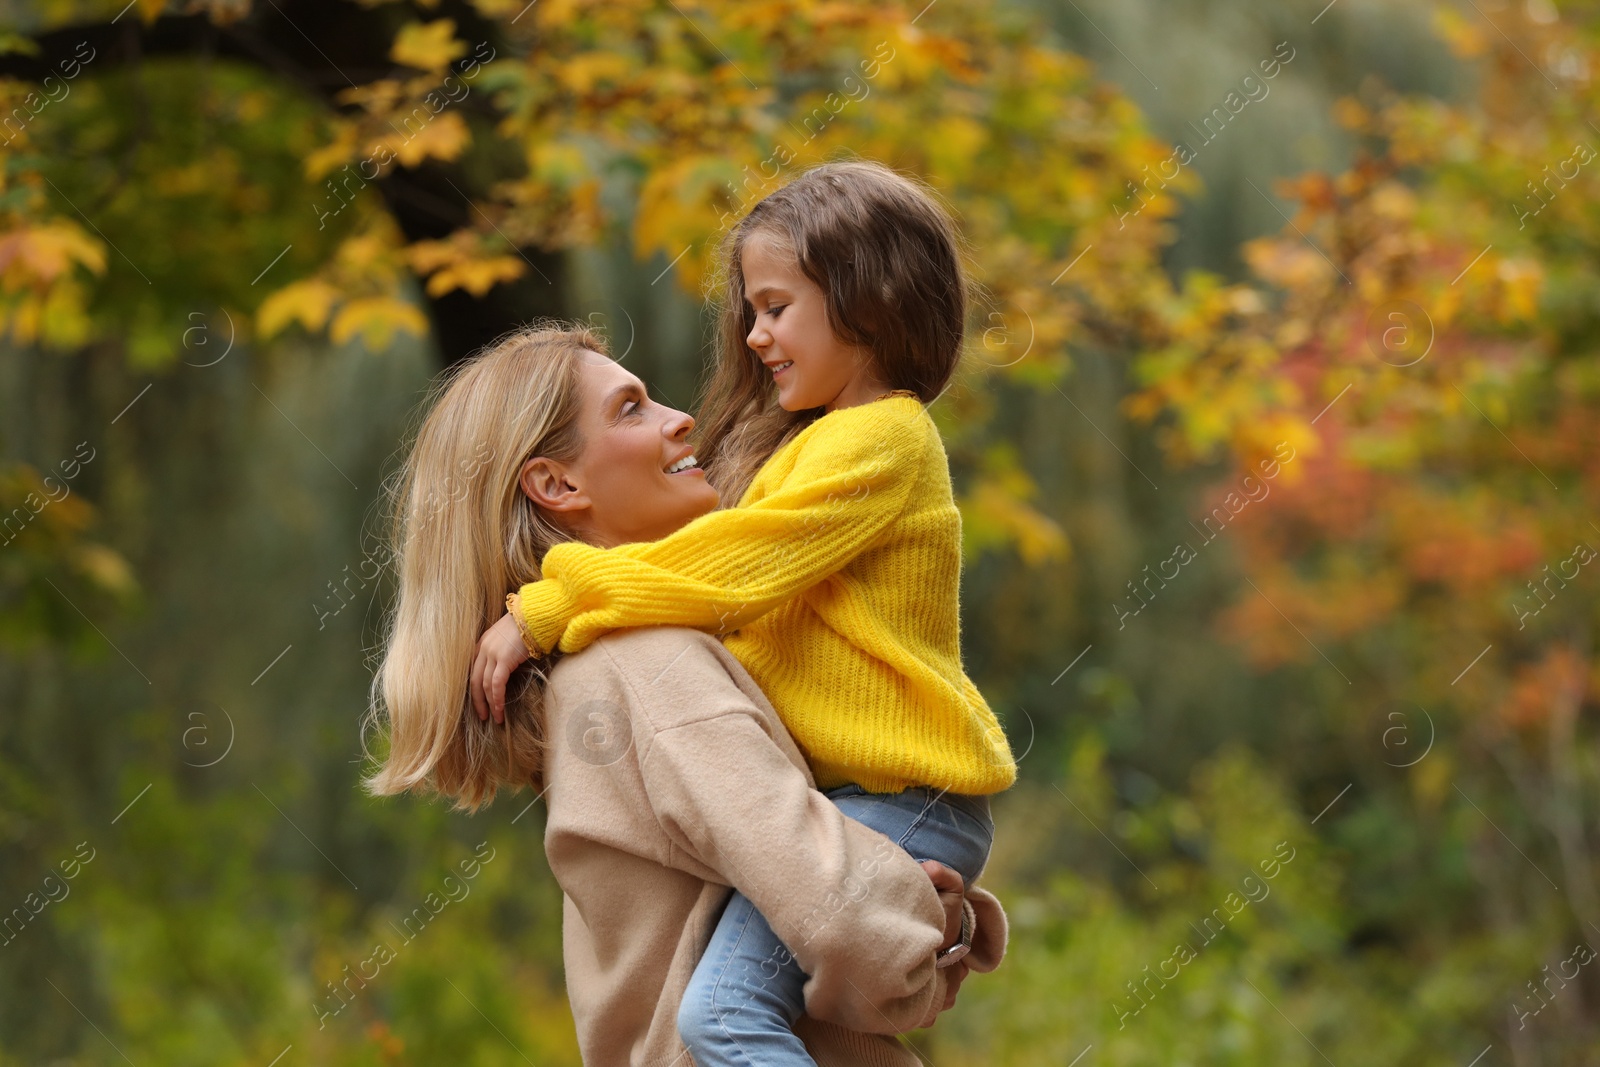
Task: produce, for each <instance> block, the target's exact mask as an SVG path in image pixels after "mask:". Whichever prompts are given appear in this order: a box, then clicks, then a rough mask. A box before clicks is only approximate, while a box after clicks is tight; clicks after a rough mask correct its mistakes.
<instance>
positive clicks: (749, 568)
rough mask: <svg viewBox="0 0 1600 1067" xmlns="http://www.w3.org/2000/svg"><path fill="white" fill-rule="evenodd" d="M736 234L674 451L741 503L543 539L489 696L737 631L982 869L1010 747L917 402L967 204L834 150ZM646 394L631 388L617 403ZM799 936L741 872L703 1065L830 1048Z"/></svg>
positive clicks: (865, 803) (478, 663) (859, 784)
mask: <svg viewBox="0 0 1600 1067" xmlns="http://www.w3.org/2000/svg"><path fill="white" fill-rule="evenodd" d="M720 258H721V261H722V263H721V265H722V267H723V271H724V277H725V299H724V303H723V307H722V309H721V321H722V327H721V331H720V336H719V348H720V353H719V359H718V366H717V369H716V372H715V374H714V376H713V379H712V382H711V386H710V391H709V398H708V400H707V403H706V406H705V410H706V413H707V414H706V417H705V420H704V421H705V422H707V424H708V426H707V430H706V434H705V437H704V440H703V443H702V444H701V446H700V448H699V452H700V453H701V455H702V456H703V458H704V470H705V474H704V475H702V474H701V472H700V470H699V469H698V468H699V467H700V462H699V460H698V459H697V457H696V455H695V450H692V449H690V448H688V447H687V446H685V447H684V448H683V449H682V450H681V451H680V453H679V454H678V455H676V456H674V457H672V459H671V461H670V462H668V463H667V464H666V465H665V466H664V468H663V469H664V471H665V472H666V473H667V474H668V475H669V476H671V477H676V478H701V477H707V478H709V479H710V481H711V482H712V484H714V485H715V486H716V487H717V488H718V490H719V491H720V493H721V496H722V499H723V500H728V499H737V500H738V501H739V504H738V506H737V507H735V508H731V509H725V510H721V511H716V512H713V513H711V514H709V515H706V516H703V517H701V518H698V519H696V520H695V521H693V522H691V523H689V524H688V525H686V526H684V527H683V528H682V529H681V530H679V531H677V532H676V533H674V534H672V535H671V536H669V537H665V538H662V539H660V540H657V541H653V542H649V543H642V542H636V543H625V544H622V545H619V546H616V547H613V548H609V549H600V548H596V547H594V546H590V545H575V544H566V545H558V546H556V547H555V548H553V549H551V551H550V552H549V554H548V555H547V556H546V557H545V560H544V566H543V571H542V574H543V580H542V581H539V582H535V583H531V584H528V585H524V586H522V587H521V588H520V590H519V591H518V592H517V593H515V594H512V595H510V596H508V597H507V606H508V612H507V615H506V617H505V618H503V619H502V620H501V621H500V622H498V623H496V624H495V626H494V627H492V628H491V629H490V631H489V632H488V633H486V634H485V635H484V638H483V640H482V641H481V643H480V646H479V653H478V656H477V658H476V660H475V661H474V664H473V668H472V696H473V701H474V704H475V705H476V706H477V708H478V713H479V716H480V718H482V717H486V716H489V715H491V714H492V715H493V716H494V718H495V720H496V721H497V722H498V721H500V717H501V714H502V711H501V700H502V697H501V693H502V692H503V689H504V685H505V682H506V679H507V678H508V677H509V676H510V674H511V672H512V670H514V669H515V668H516V667H517V665H518V664H520V663H521V662H522V661H523V660H524V659H526V658H527V657H528V656H529V655H530V654H535V653H536V654H540V655H544V654H548V653H549V652H551V651H553V650H555V649H557V648H559V649H560V650H562V651H566V652H572V651H576V650H578V649H581V648H583V647H585V646H586V645H588V644H589V643H590V642H591V641H593V640H594V639H595V638H596V637H598V636H599V635H601V634H603V633H605V632H607V631H609V630H613V629H617V628H621V627H633V626H648V625H662V624H667V625H681V626H692V627H697V628H700V629H704V630H708V631H712V632H715V633H719V634H727V637H726V639H725V645H726V647H727V649H728V651H730V652H731V653H732V654H733V655H734V656H735V657H736V658H737V659H738V660H739V662H740V663H742V664H743V665H744V667H745V668H746V669H748V670H749V672H750V674H751V676H752V677H754V678H755V679H756V681H757V683H758V684H759V685H760V686H761V688H762V690H763V691H764V692H765V693H766V694H767V696H768V697H769V698H770V699H771V701H772V703H773V706H774V707H775V708H776V709H777V712H778V714H779V715H780V716H781V718H782V720H783V722H784V725H785V726H787V727H788V729H789V732H790V733H791V734H792V735H793V737H794V740H795V741H796V742H797V743H798V745H799V746H800V749H801V751H802V752H804V753H805V755H806V758H807V760H808V761H809V763H810V767H811V770H812V772H813V773H814V775H815V778H816V781H817V784H818V787H819V788H821V789H823V790H825V791H826V792H827V795H828V796H829V797H830V798H832V799H834V800H835V802H836V803H838V804H839V806H840V808H841V809H842V810H844V811H845V813H846V814H848V815H850V816H852V817H854V818H856V819H858V820H859V821H861V822H863V823H865V824H866V825H868V826H870V827H872V828H874V829H877V830H879V831H881V832H883V833H886V834H888V835H889V836H890V837H891V838H893V839H895V840H896V841H897V843H899V844H900V845H901V847H903V848H905V849H906V850H907V851H908V852H910V853H911V854H912V856H913V858H916V859H933V860H938V861H940V862H943V863H945V864H948V865H949V866H951V867H953V868H955V869H956V871H957V872H959V873H960V874H961V876H962V877H963V878H964V879H965V880H966V882H967V883H968V884H970V883H971V882H973V881H975V880H976V879H977V877H978V875H979V874H980V873H981V871H982V869H983V867H984V864H985V863H986V861H987V858H988V854H989V848H990V845H991V843H992V837H993V830H994V826H993V822H992V821H991V819H990V814H989V803H988V796H989V794H992V793H995V792H998V791H1000V790H1002V789H1005V788H1007V787H1009V786H1010V785H1011V784H1012V783H1013V782H1014V781H1015V779H1016V765H1015V762H1014V760H1013V759H1012V756H1011V752H1010V749H1009V747H1008V746H1007V744H1006V740H1005V735H1004V733H1003V731H1002V730H1001V729H1000V726H999V723H998V722H997V720H996V719H995V716H994V714H993V712H992V711H990V709H989V707H988V705H987V704H986V703H985V701H984V699H983V696H982V695H981V694H980V693H979V692H978V690H977V688H976V686H974V685H973V684H972V682H971V680H970V679H968V678H967V676H966V674H965V672H964V671H963V669H962V666H961V656H960V628H959V616H958V610H957V609H958V596H959V584H960V515H959V512H958V511H957V510H956V507H955V502H954V498H953V495H952V492H951V487H950V475H949V468H948V463H947V460H946V458H945V455H944V450H943V445H942V442H941V440H940V438H939V432H938V429H937V428H936V427H935V426H934V424H933V421H932V420H931V419H930V418H929V417H928V414H927V412H926V410H925V409H924V406H923V405H924V404H926V403H928V402H931V401H932V400H933V399H934V398H935V397H937V396H938V395H939V393H940V392H941V391H942V390H943V389H944V388H945V386H946V384H947V383H948V382H949V380H950V378H951V376H952V375H953V374H954V372H955V369H956V365H957V361H958V359H959V357H960V353H961V344H962V337H963V333H964V325H965V323H964V318H965V310H966V293H965V277H964V274H963V271H962V267H961V261H960V252H959V248H958V242H957V237H956V233H955V229H954V227H953V225H952V224H951V221H950V218H949V216H948V215H947V214H946V213H945V212H944V211H943V210H942V209H941V207H940V206H939V205H938V203H937V202H936V201H935V200H934V198H933V197H932V196H931V195H930V194H929V193H928V192H927V191H925V190H924V189H923V188H921V187H920V186H918V185H917V184H915V183H913V182H911V181H909V180H907V179H905V178H903V177H901V176H899V175H897V174H895V173H894V172H893V171H891V170H889V169H887V168H885V167H882V166H879V165H876V164H872V163H867V162H853V161H852V162H842V163H833V164H827V165H824V166H821V167H817V168H815V169H813V170H811V171H809V172H807V173H806V174H804V175H802V176H801V177H800V178H798V179H796V180H795V181H794V182H792V183H790V184H789V185H788V186H785V187H784V188H783V189H780V190H778V191H777V192H775V193H773V194H772V195H771V196H769V197H767V198H766V199H764V200H762V201H761V202H760V203H758V204H757V205H756V206H755V207H754V208H753V209H752V210H751V212H750V214H749V215H748V216H746V217H745V218H744V219H742V220H740V222H739V223H738V224H737V225H736V226H735V227H734V229H733V230H732V231H731V232H730V233H729V235H728V237H727V239H726V240H725V241H724V243H723V246H722V249H721V257H720ZM774 386H775V387H776V388H774ZM774 394H775V395H774ZM636 411H637V405H634V404H630V403H629V402H627V400H626V399H625V398H624V399H623V401H622V402H621V403H619V404H618V405H617V406H616V407H615V409H614V414H613V415H612V417H613V418H615V419H617V420H623V419H627V418H630V417H633V415H634V414H635V413H636ZM550 490H551V492H553V493H560V492H562V491H564V487H563V486H561V485H560V484H552V485H551V486H550ZM774 845H775V846H776V847H777V848H783V847H786V843H783V842H774ZM800 947H801V946H797V945H791V946H785V945H784V944H783V943H782V942H781V941H780V940H779V939H778V938H777V937H776V936H775V935H774V934H773V933H772V930H771V928H770V926H769V925H768V924H767V923H766V922H765V921H764V919H763V917H762V916H761V915H760V914H759V913H758V912H757V911H756V909H755V907H754V906H753V905H752V904H751V903H750V902H749V900H748V899H746V898H745V897H744V896H743V895H741V894H735V895H734V896H733V897H732V899H731V900H730V901H729V904H728V906H727V908H726V910H725V911H724V913H723V915H722V918H721V919H720V921H719V923H718V926H717V929H716V932H715V934H714V935H713V937H712V940H711V943H710V945H709V946H708V947H707V949H706V952H705V955H704V957H703V958H702V959H701V961H700V964H699V966H698V967H697V968H696V971H695V974H694V976H693V978H692V980H691V982H690V986H689V990H688V992H687V994H686V995H685V997H684V1000H683V1004H682V1008H681V1010H680V1013H679V1016H678V1026H679V1030H680V1033H681V1035H682V1037H683V1039H684V1041H685V1043H686V1044H687V1045H688V1046H689V1048H690V1050H691V1052H692V1054H693V1056H694V1060H695V1062H696V1064H698V1065H699V1067H718V1065H722V1064H746V1065H747V1064H753V1063H761V1064H764V1065H770V1064H809V1063H812V1062H813V1061H812V1060H811V1059H810V1058H809V1057H808V1056H807V1055H806V1052H805V1049H804V1046H803V1045H802V1043H801V1042H800V1040H799V1039H798V1038H797V1037H795V1035H794V1033H793V1032H792V1029H791V1028H792V1024H793V1023H794V1021H795V1019H796V1018H798V1016H799V1015H800V1014H801V1012H802V1010H803V1008H804V993H803V990H804V987H805V984H806V974H805V972H804V971H803V970H802V969H801V968H800V966H799V965H798V964H797V963H796V961H795V958H794V953H793V952H792V951H790V950H791V949H799V948H800ZM959 951H960V950H959V949H958V950H957V952H956V953H952V954H950V956H948V957H947V959H949V960H951V961H953V960H954V959H956V958H958V955H957V953H958V952H959Z"/></svg>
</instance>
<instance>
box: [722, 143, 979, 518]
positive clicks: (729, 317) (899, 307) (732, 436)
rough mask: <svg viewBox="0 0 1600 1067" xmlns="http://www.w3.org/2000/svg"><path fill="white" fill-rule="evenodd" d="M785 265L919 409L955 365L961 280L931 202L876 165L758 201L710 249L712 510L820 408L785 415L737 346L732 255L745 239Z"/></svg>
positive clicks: (739, 308) (839, 330)
mask: <svg viewBox="0 0 1600 1067" xmlns="http://www.w3.org/2000/svg"><path fill="white" fill-rule="evenodd" d="M758 233H759V234H761V235H762V236H763V237H764V238H767V239H770V240H771V241H772V242H773V243H774V244H775V245H776V246H777V247H779V248H780V249H783V250H784V251H785V252H786V253H787V254H789V255H792V256H793V257H794V260H795V262H796V263H797V264H798V266H799V268H800V271H801V272H802V273H803V274H804V275H805V276H806V277H807V278H809V279H811V280H812V281H813V282H815V283H816V284H817V286H818V287H819V288H820V289H821V290H822V291H823V293H824V294H825V295H826V298H827V301H826V307H827V312H828V323H829V325H830V326H832V328H833V332H834V334H835V336H837V337H838V338H839V339H840V340H841V341H843V342H844V343H846V344H856V345H862V346H865V347H866V348H868V349H869V350H870V351H871V353H872V357H873V360H874V365H875V368H876V370H877V372H878V377H879V378H880V379H881V380H882V381H885V382H887V383H888V384H889V387H890V388H892V389H908V390H910V391H911V392H914V393H916V395H917V397H918V398H919V399H920V400H921V401H922V402H923V403H924V404H927V403H931V402H932V401H933V400H934V399H935V398H936V397H938V396H939V394H940V393H942V392H943V391H944V389H945V387H946V386H947V385H948V384H949V382H950V379H951V377H952V376H953V375H954V374H955V370H956V366H957V364H958V363H959V362H960V359H961V348H962V339H963V336H964V332H965V323H966V313H967V301H968V288H967V286H968V282H967V274H966V270H965V268H964V266H963V263H962V246H961V239H960V235H959V233H958V231H957V229H956V227H955V224H954V222H953V221H952V219H951V212H950V211H949V210H948V209H947V208H946V207H945V206H944V205H943V202H942V201H941V200H940V198H939V196H938V194H937V193H936V192H934V191H933V190H932V189H931V188H929V187H928V186H926V185H925V184H923V183H922V182H920V181H917V180H915V179H912V178H908V177H905V176H904V175H901V174H898V173H896V172H895V171H893V170H890V169H889V168H888V167H885V166H883V165H882V164H881V163H874V162H871V161H868V160H840V161H836V162H832V163H824V164H822V165H820V166H817V167H813V168H811V169H810V170H808V171H806V172H804V173H803V174H801V175H800V176H799V177H798V178H796V179H794V181H792V182H790V183H789V184H787V185H785V186H784V187H783V188H781V189H778V190H777V191H775V192H773V193H772V194H771V195H769V196H767V197H766V198H764V199H763V200H761V201H760V202H759V203H757V204H756V205H755V207H753V208H751V209H750V213H749V214H748V215H746V216H745V217H744V218H742V219H740V220H739V221H738V222H737V223H736V224H735V225H734V226H733V228H732V229H730V230H729V231H728V233H727V235H726V236H725V237H724V238H723V240H722V243H721V244H720V245H719V246H718V251H717V257H716V263H715V271H714V274H713V279H714V280H713V292H714V293H715V294H716V296H715V297H714V299H715V303H716V305H717V327H716V331H717V332H716V340H715V353H716V355H715V358H716V369H715V370H714V371H713V372H712V376H711V379H710V381H709V382H708V383H707V386H706V391H705V399H704V400H703V401H702V402H701V405H700V418H699V422H700V437H699V442H698V444H697V446H696V449H695V451H696V453H697V455H698V456H699V459H700V464H701V466H702V467H704V468H705V470H706V476H707V478H708V479H709V480H710V481H711V484H712V485H714V486H716V487H717V489H718V491H719V492H720V493H721V495H722V501H723V503H724V505H728V506H731V505H733V504H735V503H737V502H738V501H739V499H740V498H741V497H742V496H743V495H744V492H745V490H746V489H747V488H749V485H750V482H751V480H752V479H753V478H754V477H755V474H756V471H757V470H758V469H759V468H760V466H761V465H762V464H763V463H765V462H766V461H767V460H768V459H769V458H771V456H772V454H773V453H774V452H776V451H777V450H778V449H779V448H780V447H782V445H783V444H784V442H786V441H788V440H789V439H790V438H791V437H793V436H794V435H795V434H796V433H798V432H799V431H800V430H801V429H803V428H804V427H805V426H807V425H808V424H810V423H811V422H813V421H815V420H816V419H817V418H818V416H820V415H821V414H822V409H821V408H813V409H810V410H806V411H794V412H790V411H785V410H784V409H783V408H781V407H779V406H778V399H777V395H778V394H777V388H776V387H775V386H774V385H773V384H772V375H771V373H770V372H769V371H768V370H767V369H766V367H764V366H762V364H761V359H760V357H759V356H758V355H757V354H756V353H755V352H754V351H752V350H751V349H750V347H749V346H748V345H747V344H746V343H745V338H746V337H748V336H749V334H750V330H751V327H752V326H754V324H755V311H754V309H753V308H751V307H750V306H749V305H748V304H746V303H745V292H744V272H743V269H742V267H741V262H740V256H741V253H742V251H743V249H744V246H745V243H746V242H747V241H749V240H750V238H751V237H753V236H755V235H756V234H758Z"/></svg>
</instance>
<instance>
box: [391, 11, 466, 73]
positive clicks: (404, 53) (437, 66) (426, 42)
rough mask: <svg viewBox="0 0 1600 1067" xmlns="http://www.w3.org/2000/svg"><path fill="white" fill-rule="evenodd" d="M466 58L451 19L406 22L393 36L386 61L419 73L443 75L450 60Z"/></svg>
mask: <svg viewBox="0 0 1600 1067" xmlns="http://www.w3.org/2000/svg"><path fill="white" fill-rule="evenodd" d="M466 54H467V46H466V44H465V42H462V41H458V40H456V23H455V20H454V19H438V20H437V21H434V22H409V23H407V24H406V25H404V26H402V27H401V28H400V32H399V33H397V34H395V38H394V45H393V46H392V47H391V48H390V49H389V58H390V59H392V60H394V61H395V62H396V63H404V64H405V65H406V66H408V67H416V68H417V69H418V70H431V71H435V72H437V71H442V70H444V68H446V67H448V66H449V65H450V61H451V60H452V59H459V58H461V57H462V56H464V55H466Z"/></svg>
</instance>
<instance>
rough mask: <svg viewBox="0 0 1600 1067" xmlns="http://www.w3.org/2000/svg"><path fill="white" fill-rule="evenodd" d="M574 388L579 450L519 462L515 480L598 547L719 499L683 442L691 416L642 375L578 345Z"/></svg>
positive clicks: (684, 519)
mask: <svg viewBox="0 0 1600 1067" xmlns="http://www.w3.org/2000/svg"><path fill="white" fill-rule="evenodd" d="M579 389H580V392H581V394H582V411H581V413H580V414H579V416H578V423H579V430H580V432H581V433H582V434H583V442H584V444H583V451H582V453H580V454H579V456H578V458H577V459H576V460H573V461H571V462H568V463H558V462H556V461H554V460H550V459H546V458H544V457H542V456H536V457H534V458H533V459H530V460H528V462H527V463H525V464H523V468H522V476H521V479H520V484H521V486H522V491H523V492H524V493H526V494H527V495H528V497H529V498H530V499H531V500H533V501H534V503H536V504H538V505H539V506H540V507H542V508H544V509H546V510H547V511H552V512H559V513H560V514H561V518H562V520H563V522H564V524H565V525H566V526H567V527H568V529H570V530H571V531H572V532H573V533H574V534H575V535H576V536H578V537H580V538H581V539H582V540H584V541H586V542H588V543H589V544H592V545H599V546H600V547H602V548H609V547H611V546H613V545H620V544H626V543H629V542H632V541H656V540H659V539H660V538H663V537H665V536H666V535H667V534H670V533H672V532H673V531H674V530H677V529H678V528H680V527H681V526H683V525H684V524H686V523H688V522H689V521H690V520H691V519H695V518H698V517H699V516H701V515H704V514H705V513H706V512H708V511H711V510H712V509H713V508H715V507H716V506H717V491H716V490H715V489H713V488H712V487H711V485H710V483H708V482H707V481H706V476H705V473H704V472H703V471H701V470H700V468H699V467H698V466H695V465H693V463H692V457H693V455H694V453H693V450H692V449H690V447H689V446H688V444H686V443H685V438H687V437H688V435H689V431H690V430H691V429H692V428H693V427H694V419H693V418H692V417H691V416H689V415H687V414H685V413H684V412H682V411H678V410H677V409H675V408H669V407H666V406H664V405H662V404H657V403H656V402H655V401H653V400H651V399H650V398H649V396H648V395H647V394H646V393H645V388H644V383H643V382H641V381H640V380H639V379H638V378H636V377H634V376H633V375H632V374H630V373H629V372H628V371H626V370H623V369H622V365H621V364H620V363H617V362H616V361H614V360H611V359H608V358H606V357H605V356H602V355H601V354H600V353H598V352H585V353H584V359H583V364H582V367H581V370H580V377H579ZM686 460H688V461H691V462H690V465H689V466H687V467H683V463H684V461H686ZM675 467H677V468H683V469H680V470H676V471H674V470H672V468H675Z"/></svg>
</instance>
